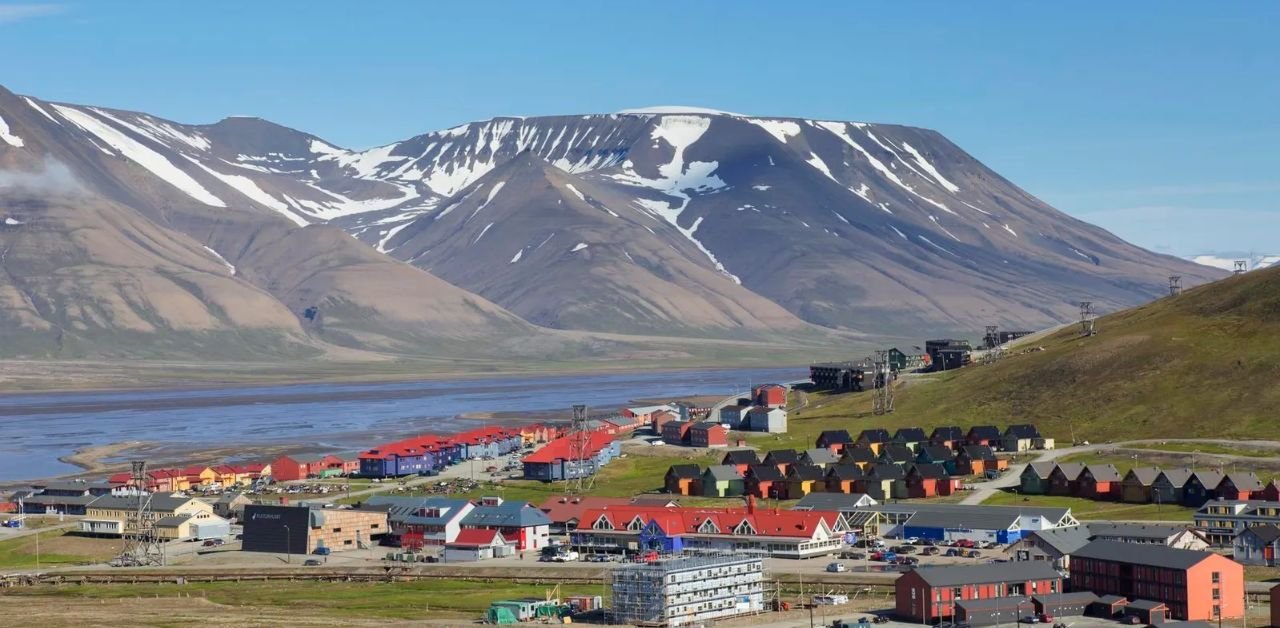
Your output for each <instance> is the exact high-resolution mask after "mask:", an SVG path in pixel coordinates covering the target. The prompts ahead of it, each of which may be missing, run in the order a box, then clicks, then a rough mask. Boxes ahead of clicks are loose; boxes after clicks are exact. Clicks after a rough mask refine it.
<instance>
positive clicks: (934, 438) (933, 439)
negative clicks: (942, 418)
mask: <svg viewBox="0 0 1280 628" xmlns="http://www.w3.org/2000/svg"><path fill="white" fill-rule="evenodd" d="M929 442H930V443H931V444H934V445H940V446H942V447H946V448H947V449H952V450H955V449H959V448H960V447H961V446H963V445H964V444H965V439H964V429H963V428H961V427H958V426H955V425H949V426H945V427H937V428H934V430H933V433H932V434H930V435H929Z"/></svg>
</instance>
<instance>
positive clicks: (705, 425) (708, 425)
mask: <svg viewBox="0 0 1280 628" xmlns="http://www.w3.org/2000/svg"><path fill="white" fill-rule="evenodd" d="M689 429H691V430H697V431H699V432H709V431H711V430H724V431H728V429H726V428H725V426H723V425H720V424H719V423H716V422H714V421H703V422H701V423H694V424H693V426H692V427H690V428H689Z"/></svg>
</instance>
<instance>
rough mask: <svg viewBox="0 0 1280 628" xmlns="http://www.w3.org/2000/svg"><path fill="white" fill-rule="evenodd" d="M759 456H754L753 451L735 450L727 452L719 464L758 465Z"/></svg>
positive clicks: (754, 452)
mask: <svg viewBox="0 0 1280 628" xmlns="http://www.w3.org/2000/svg"><path fill="white" fill-rule="evenodd" d="M759 462H760V456H759V455H758V454H756V451H755V450H754V449H735V450H733V451H727V452H725V454H724V459H723V460H721V461H720V463H721V464H758V463H759Z"/></svg>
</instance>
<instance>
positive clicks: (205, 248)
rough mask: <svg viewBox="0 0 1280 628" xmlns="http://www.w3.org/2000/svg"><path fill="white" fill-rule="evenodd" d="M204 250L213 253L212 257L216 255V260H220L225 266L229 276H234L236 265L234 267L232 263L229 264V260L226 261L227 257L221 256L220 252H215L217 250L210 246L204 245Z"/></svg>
mask: <svg viewBox="0 0 1280 628" xmlns="http://www.w3.org/2000/svg"><path fill="white" fill-rule="evenodd" d="M204 250H206V251H208V252H209V253H211V254H213V256H214V257H216V258H217V259H218V261H219V262H222V265H223V266H225V267H226V269H227V272H229V273H231V276H232V277H234V276H235V275H236V267H235V266H234V265H232V264H231V262H228V261H227V258H225V257H223V256H222V254H221V253H219V252H217V251H215V250H213V249H211V248H209V247H207V246H206V247H204Z"/></svg>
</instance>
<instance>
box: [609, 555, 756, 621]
mask: <svg viewBox="0 0 1280 628" xmlns="http://www.w3.org/2000/svg"><path fill="white" fill-rule="evenodd" d="M612 582H613V605H612V614H613V617H612V620H613V623H615V624H625V625H632V626H689V625H694V624H702V623H704V622H710V621H715V620H719V619H725V618H728V617H737V616H741V615H748V614H753V613H760V612H763V611H764V610H765V602H766V600H765V591H764V562H763V561H762V560H761V559H760V558H749V557H741V556H729V555H726V556H717V555H705V556H697V555H694V556H682V557H675V558H665V559H661V560H658V561H655V562H651V563H634V564H627V565H623V566H621V567H619V568H617V569H615V570H614V571H613V579H612Z"/></svg>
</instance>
